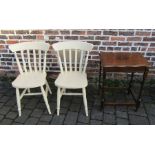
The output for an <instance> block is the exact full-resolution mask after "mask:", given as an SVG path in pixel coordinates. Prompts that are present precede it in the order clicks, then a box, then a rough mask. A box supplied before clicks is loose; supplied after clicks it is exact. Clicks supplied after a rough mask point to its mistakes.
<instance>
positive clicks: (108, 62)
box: [100, 52, 149, 67]
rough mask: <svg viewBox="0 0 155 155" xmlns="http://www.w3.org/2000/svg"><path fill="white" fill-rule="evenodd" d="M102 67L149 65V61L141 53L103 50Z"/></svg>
mask: <svg viewBox="0 0 155 155" xmlns="http://www.w3.org/2000/svg"><path fill="white" fill-rule="evenodd" d="M100 60H101V65H102V67H149V63H148V61H147V60H146V59H145V58H144V57H143V56H142V54H140V53H131V52H101V53H100Z"/></svg>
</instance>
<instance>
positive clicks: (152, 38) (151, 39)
mask: <svg viewBox="0 0 155 155" xmlns="http://www.w3.org/2000/svg"><path fill="white" fill-rule="evenodd" d="M143 41H155V37H144V38H143Z"/></svg>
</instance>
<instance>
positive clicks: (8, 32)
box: [1, 30, 14, 34]
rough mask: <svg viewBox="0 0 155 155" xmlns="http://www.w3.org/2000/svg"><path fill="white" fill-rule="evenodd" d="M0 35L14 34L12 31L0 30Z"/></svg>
mask: <svg viewBox="0 0 155 155" xmlns="http://www.w3.org/2000/svg"><path fill="white" fill-rule="evenodd" d="M1 33H2V34H14V31H13V30H1Z"/></svg>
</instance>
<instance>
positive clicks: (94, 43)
mask: <svg viewBox="0 0 155 155" xmlns="http://www.w3.org/2000/svg"><path fill="white" fill-rule="evenodd" d="M88 42H89V43H91V44H93V45H100V44H101V42H100V41H88Z"/></svg>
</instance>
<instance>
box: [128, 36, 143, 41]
mask: <svg viewBox="0 0 155 155" xmlns="http://www.w3.org/2000/svg"><path fill="white" fill-rule="evenodd" d="M141 40H142V38H141V37H128V38H127V41H141Z"/></svg>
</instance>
